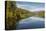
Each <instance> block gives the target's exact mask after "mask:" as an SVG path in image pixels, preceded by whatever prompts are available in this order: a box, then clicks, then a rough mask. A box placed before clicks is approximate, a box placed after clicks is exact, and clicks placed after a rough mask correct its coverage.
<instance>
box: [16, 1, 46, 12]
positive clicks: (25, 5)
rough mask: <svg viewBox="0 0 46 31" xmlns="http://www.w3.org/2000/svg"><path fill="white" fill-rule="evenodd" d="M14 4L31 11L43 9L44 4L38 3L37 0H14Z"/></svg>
mask: <svg viewBox="0 0 46 31" xmlns="http://www.w3.org/2000/svg"><path fill="white" fill-rule="evenodd" d="M16 6H17V7H18V8H22V9H26V10H28V11H32V12H34V11H40V10H44V9H45V4H44V3H39V2H24V1H16Z"/></svg>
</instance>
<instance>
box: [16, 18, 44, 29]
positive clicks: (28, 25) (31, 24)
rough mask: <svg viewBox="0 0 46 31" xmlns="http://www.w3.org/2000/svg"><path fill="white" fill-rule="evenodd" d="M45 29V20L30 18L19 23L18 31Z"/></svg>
mask: <svg viewBox="0 0 46 31" xmlns="http://www.w3.org/2000/svg"><path fill="white" fill-rule="evenodd" d="M34 28H44V18H39V17H29V18H26V19H22V20H20V21H19V22H18V23H17V26H16V29H34Z"/></svg>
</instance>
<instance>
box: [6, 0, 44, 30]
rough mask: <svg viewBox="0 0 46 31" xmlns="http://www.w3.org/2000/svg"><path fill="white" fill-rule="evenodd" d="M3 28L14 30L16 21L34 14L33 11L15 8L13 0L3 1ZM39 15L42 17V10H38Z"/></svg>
mask: <svg viewBox="0 0 46 31" xmlns="http://www.w3.org/2000/svg"><path fill="white" fill-rule="evenodd" d="M5 11H6V16H5V29H6V30H15V29H16V23H17V22H18V21H19V20H21V19H25V18H28V17H31V16H34V15H35V13H34V12H30V11H28V10H25V9H21V8H17V7H16V2H15V1H5ZM37 15H38V16H39V17H43V18H44V16H45V15H44V11H40V12H39V13H38V14H37Z"/></svg>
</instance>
